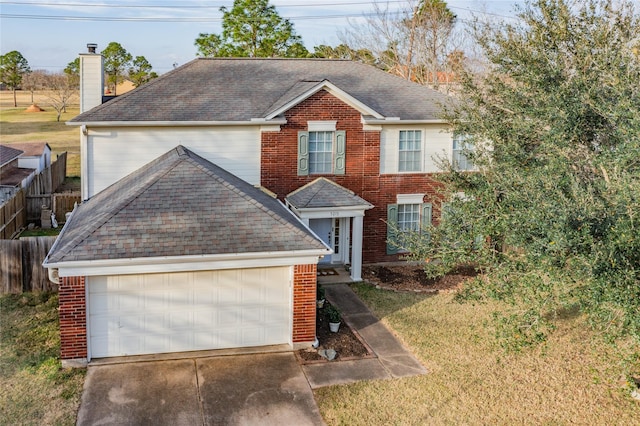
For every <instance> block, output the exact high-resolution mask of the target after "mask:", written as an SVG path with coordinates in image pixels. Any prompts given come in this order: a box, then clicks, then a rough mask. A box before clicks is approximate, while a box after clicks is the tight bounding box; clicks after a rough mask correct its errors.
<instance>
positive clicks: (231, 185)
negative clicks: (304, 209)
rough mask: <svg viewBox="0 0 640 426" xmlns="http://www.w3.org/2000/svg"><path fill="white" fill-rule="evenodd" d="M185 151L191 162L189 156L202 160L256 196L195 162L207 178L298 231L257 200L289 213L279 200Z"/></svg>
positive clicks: (290, 223) (199, 162) (278, 214)
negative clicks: (272, 203)
mask: <svg viewBox="0 0 640 426" xmlns="http://www.w3.org/2000/svg"><path fill="white" fill-rule="evenodd" d="M183 148H184V147H183ZM184 149H185V150H186V151H187V153H188V154H187V155H188V156H189V158H191V159H192V160H195V159H194V158H193V157H192V156H191V155H193V156H195V157H197V159H199V160H202V162H205V164H209V165H211V166H213V167H215V168H216V169H217V170H218V171H220V172H222V174H226V175H228V177H231V178H232V179H231V180H237V181H240V182H242V183H244V184H246V187H247V189H248V190H250V191H252V192H255V194H256V195H257V196H258V197H256V196H253V195H251V194H249V193H248V191H245V190H243V189H242V188H240V187H239V186H238V185H237V182H232V181H231V180H230V179H228V178H225V177H223V176H220V174H218V173H214V172H213V171H212V170H211V169H210V168H209V167H206V166H205V165H204V164H202V162H201V161H197V162H196V164H197V166H198V167H199V168H200V169H202V170H204V171H205V172H206V173H208V174H209V176H211V177H212V178H214V179H216V180H217V181H218V182H219V183H221V184H222V185H224V186H226V187H227V188H229V189H231V190H232V191H233V192H235V193H236V194H238V195H240V196H241V197H242V198H244V199H245V200H246V201H248V202H250V203H252V204H254V205H255V206H256V207H258V208H259V209H260V210H262V211H263V212H265V213H267V214H268V215H269V216H271V217H272V218H274V219H276V221H278V222H279V223H281V224H283V225H284V226H286V227H288V228H290V229H300V227H297V226H294V224H293V223H292V222H291V221H289V220H286V219H285V218H284V216H283V215H282V214H280V213H278V212H276V211H275V210H274V209H272V208H270V207H269V206H267V205H265V203H263V202H262V201H261V200H259V199H258V198H259V197H268V198H269V199H273V200H274V201H275V202H276V203H279V206H280V207H281V210H282V212H284V211H287V212H289V209H287V208H286V207H285V206H284V205H283V204H282V203H281V202H280V200H278V199H277V198H273V197H271V196H270V195H269V194H267V193H265V192H264V191H262V190H261V189H259V188H256V187H255V186H252V185H250V184H249V183H248V182H246V181H244V180H242V179H240V178H239V177H238V176H236V175H234V174H233V173H231V172H229V171H227V170H225V169H223V168H222V167H220V166H218V165H217V164H214V163H212V162H211V161H209V160H207V159H205V158H203V157H201V156H199V155H198V154H196V153H194V152H193V151H191V150H189V149H188V148H184ZM293 218H295V219H296V220H297V218H296V217H295V215H293Z"/></svg>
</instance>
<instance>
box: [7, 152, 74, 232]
mask: <svg viewBox="0 0 640 426" xmlns="http://www.w3.org/2000/svg"><path fill="white" fill-rule="evenodd" d="M66 168H67V153H66V152H65V153H62V154H60V155H59V156H58V159H57V160H56V161H55V162H53V163H52V164H51V166H49V167H47V168H46V169H45V170H44V171H43V172H42V173H40V174H39V175H37V176H36V177H35V178H34V179H33V181H32V182H31V185H30V186H29V188H27V192H26V193H25V191H23V190H20V191H18V193H17V194H16V195H15V196H14V197H13V198H11V199H9V200H8V201H7V202H5V203H4V204H2V205H1V206H0V239H11V238H13V237H14V236H15V234H16V233H17V232H19V231H20V230H21V229H22V228H24V227H25V226H27V224H28V223H40V215H41V213H42V207H43V206H46V208H47V209H53V211H54V212H55V215H56V220H57V221H58V222H60V223H62V222H64V221H65V214H66V213H67V212H70V211H73V206H74V204H75V203H80V200H81V196H80V193H79V192H64V193H55V192H52V191H55V190H56V189H57V188H59V187H60V185H62V183H63V182H64V178H65V171H66Z"/></svg>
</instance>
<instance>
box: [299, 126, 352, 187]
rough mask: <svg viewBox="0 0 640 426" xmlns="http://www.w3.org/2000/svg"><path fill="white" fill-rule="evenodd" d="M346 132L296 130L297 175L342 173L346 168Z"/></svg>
mask: <svg viewBox="0 0 640 426" xmlns="http://www.w3.org/2000/svg"><path fill="white" fill-rule="evenodd" d="M346 148H347V143H346V132H345V131H344V130H338V131H300V132H298V175H299V176H306V175H310V174H311V175H312V174H335V175H343V174H345V169H346Z"/></svg>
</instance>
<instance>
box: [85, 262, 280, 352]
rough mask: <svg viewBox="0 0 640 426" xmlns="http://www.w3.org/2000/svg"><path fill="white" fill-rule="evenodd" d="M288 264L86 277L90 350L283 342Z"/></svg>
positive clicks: (154, 349) (166, 349) (168, 349)
mask: <svg viewBox="0 0 640 426" xmlns="http://www.w3.org/2000/svg"><path fill="white" fill-rule="evenodd" d="M290 281H291V269H290V267H279V268H261V269H245V270H229V271H204V272H192V273H172V274H151V275H141V276H119V277H118V276H116V277H90V279H89V286H88V288H89V313H90V318H89V326H90V330H89V334H90V340H91V342H90V347H91V353H92V356H93V357H96V358H99V357H108V356H119V355H134V354H146V353H162V352H175V351H190V350H204V349H220V348H231V347H242V346H262V345H271V344H280V343H288V342H289V341H290V338H291V320H292V318H291V317H292V313H291V297H292V296H291V288H290Z"/></svg>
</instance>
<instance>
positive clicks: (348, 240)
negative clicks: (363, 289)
mask: <svg viewBox="0 0 640 426" xmlns="http://www.w3.org/2000/svg"><path fill="white" fill-rule="evenodd" d="M285 202H286V204H287V207H288V208H289V209H291V211H293V213H294V214H295V215H296V216H298V217H299V218H300V219H301V220H302V221H303V222H304V223H305V224H306V225H307V227H309V228H310V229H311V230H312V231H313V232H314V233H315V234H316V236H317V237H318V238H320V239H321V240H322V241H324V242H325V244H327V246H329V247H330V248H331V249H332V250H333V254H331V255H328V256H325V257H324V258H323V259H322V260H321V261H320V263H319V264H318V268H319V269H322V268H334V267H335V269H336V270H338V269H342V270H344V267H345V266H344V265H350V274H349V276H350V281H361V280H362V236H363V221H364V215H365V211H366V210H369V209H372V208H373V205H372V204H371V203H369V202H368V201H366V200H364V199H363V198H361V197H359V196H358V195H356V194H355V193H354V192H353V191H351V190H349V189H347V188H344V187H343V186H340V185H338V184H337V183H335V182H333V181H331V180H329V179H327V178H324V177H321V178H318V179H316V180H314V181H313V182H309V183H308V184H306V185H304V186H302V187H300V188H298V189H296V190H295V191H293V192H292V193H290V194H289V195H287V196H286V197H285ZM345 272H346V271H345Z"/></svg>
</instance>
